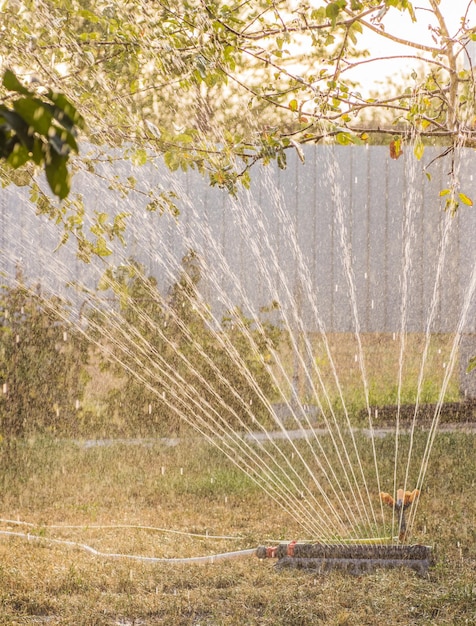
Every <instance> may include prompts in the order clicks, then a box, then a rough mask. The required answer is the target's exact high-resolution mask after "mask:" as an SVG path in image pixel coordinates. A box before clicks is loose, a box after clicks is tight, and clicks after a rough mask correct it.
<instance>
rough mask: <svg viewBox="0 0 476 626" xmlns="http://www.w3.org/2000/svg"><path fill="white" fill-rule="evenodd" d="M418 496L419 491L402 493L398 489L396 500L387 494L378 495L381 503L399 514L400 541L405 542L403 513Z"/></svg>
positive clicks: (405, 528) (405, 530)
mask: <svg viewBox="0 0 476 626" xmlns="http://www.w3.org/2000/svg"><path fill="white" fill-rule="evenodd" d="M419 495H420V491H419V490H418V489H414V490H413V491H404V490H403V489H399V490H398V491H397V499H396V500H395V499H394V498H393V497H392V496H391V495H390V494H389V493H385V492H382V493H381V494H380V499H381V500H382V502H384V503H385V504H388V506H390V507H392V509H395V510H396V511H398V513H399V520H400V522H399V529H398V538H399V540H400V541H405V539H406V537H407V525H406V522H405V514H404V511H405V509H407V508H408V507H409V506H410V504H412V502H414V501H415V500H416V499H417V498H418V496H419Z"/></svg>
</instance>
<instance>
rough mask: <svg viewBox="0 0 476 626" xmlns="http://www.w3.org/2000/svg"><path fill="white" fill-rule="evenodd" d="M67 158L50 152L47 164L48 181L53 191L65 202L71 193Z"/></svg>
mask: <svg viewBox="0 0 476 626" xmlns="http://www.w3.org/2000/svg"><path fill="white" fill-rule="evenodd" d="M67 162H68V157H67V156H61V155H60V154H58V153H57V152H54V151H53V150H51V151H50V154H49V159H47V161H46V164H45V172H46V179H47V180H48V184H49V186H50V189H51V191H52V192H53V193H54V194H55V196H58V198H60V200H64V199H65V198H66V196H67V195H68V194H69V191H70V177H69V173H68V168H67V167H66V165H67Z"/></svg>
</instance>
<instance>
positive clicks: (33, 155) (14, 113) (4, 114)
mask: <svg viewBox="0 0 476 626" xmlns="http://www.w3.org/2000/svg"><path fill="white" fill-rule="evenodd" d="M3 87H4V88H5V89H6V90H7V91H8V92H9V93H13V94H14V96H13V97H11V96H10V97H9V98H8V99H7V100H6V101H4V102H3V103H2V104H0V158H1V159H4V160H6V162H7V163H8V165H10V166H11V167H12V168H13V169H17V168H19V167H21V166H22V165H25V163H29V162H33V163H34V164H35V165H38V166H44V170H45V173H46V178H47V180H48V184H49V186H50V189H51V191H52V192H53V193H54V194H55V195H56V196H58V198H60V199H64V198H66V196H67V195H68V193H69V190H70V177H69V172H68V159H69V155H70V153H71V151H73V152H76V153H77V152H78V145H77V143H76V134H77V130H76V129H77V128H83V127H84V121H83V118H82V117H81V115H80V114H79V113H78V111H77V110H76V108H75V107H74V106H73V105H72V104H71V102H70V101H69V100H68V99H67V98H66V97H65V96H64V95H63V94H61V93H56V92H53V91H51V90H48V91H47V92H46V93H45V94H42V95H38V94H36V93H34V92H32V91H30V90H28V89H27V88H26V87H24V86H23V85H22V84H21V82H20V81H19V80H18V79H17V77H16V76H15V74H14V73H13V72H12V71H11V70H6V72H5V73H4V75H3Z"/></svg>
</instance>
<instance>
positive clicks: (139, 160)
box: [131, 148, 147, 166]
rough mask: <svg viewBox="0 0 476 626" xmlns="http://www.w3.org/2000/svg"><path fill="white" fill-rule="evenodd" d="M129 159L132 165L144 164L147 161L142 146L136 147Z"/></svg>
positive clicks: (145, 152)
mask: <svg viewBox="0 0 476 626" xmlns="http://www.w3.org/2000/svg"><path fill="white" fill-rule="evenodd" d="M131 161H132V163H133V164H134V165H139V166H142V165H145V164H146V163H147V151H146V150H144V149H143V148H138V149H137V150H136V151H135V152H134V153H133V154H132V157H131Z"/></svg>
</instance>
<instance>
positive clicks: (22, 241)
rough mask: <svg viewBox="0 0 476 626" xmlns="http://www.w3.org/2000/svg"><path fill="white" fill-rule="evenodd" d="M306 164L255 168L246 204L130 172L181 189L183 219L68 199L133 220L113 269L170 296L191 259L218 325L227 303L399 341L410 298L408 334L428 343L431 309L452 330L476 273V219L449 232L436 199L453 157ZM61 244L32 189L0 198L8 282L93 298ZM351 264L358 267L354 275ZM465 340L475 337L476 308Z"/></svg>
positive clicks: (465, 213) (345, 156) (85, 186)
mask: <svg viewBox="0 0 476 626" xmlns="http://www.w3.org/2000/svg"><path fill="white" fill-rule="evenodd" d="M304 153H305V163H304V164H303V163H301V160H300V158H299V155H298V154H297V152H295V151H294V150H293V151H290V152H289V154H288V167H287V169H286V170H279V169H278V168H277V167H276V166H275V165H273V164H272V165H270V166H268V167H261V166H259V167H257V168H255V169H254V171H253V172H252V181H253V182H252V187H251V191H250V192H249V193H248V192H243V193H242V192H240V193H239V194H238V197H237V198H236V199H233V198H230V197H229V195H228V194H227V193H226V192H225V191H223V190H220V189H216V188H211V187H210V186H209V184H208V181H207V180H206V179H204V178H202V177H201V176H200V175H198V174H197V173H196V172H187V173H174V174H171V173H170V172H167V171H166V169H165V168H164V167H163V166H161V167H155V166H154V167H149V166H144V168H138V169H137V168H136V169H135V170H134V171H133V175H134V177H136V178H137V181H138V182H137V185H138V187H140V188H141V189H142V190H143V191H145V193H147V190H148V189H151V188H153V187H154V186H155V185H158V184H161V183H163V187H164V189H168V188H177V190H178V192H179V196H181V198H179V199H178V200H177V203H178V205H179V207H180V211H181V213H180V216H179V217H178V218H177V219H176V218H174V217H172V216H170V215H168V214H164V215H160V214H158V213H151V212H147V211H145V204H146V202H147V198H145V199H144V198H143V197H142V196H143V195H144V194H142V196H141V194H135V195H134V194H131V195H130V196H128V197H127V198H124V197H122V196H121V194H120V193H119V191H114V190H111V189H109V188H108V183H107V182H101V180H97V181H96V182H94V183H93V184H92V183H91V180H94V179H92V178H91V176H88V177H85V176H83V175H81V174H77V175H76V176H75V178H74V186H73V193H80V194H82V196H83V198H84V202H85V206H86V209H87V212H88V214H89V215H92V213H93V212H94V211H96V212H100V211H105V212H108V213H111V214H114V213H117V212H118V211H122V210H129V211H130V213H131V218H130V225H131V227H130V228H129V229H128V230H127V240H128V241H127V248H126V249H125V250H122V249H120V250H119V251H118V252H117V254H114V255H113V256H112V257H111V260H112V261H119V260H121V259H122V258H123V255H124V254H126V255H127V256H131V257H134V258H137V260H138V261H140V262H141V263H143V264H144V265H145V267H146V269H147V271H148V272H149V273H150V274H152V275H154V276H156V278H157V280H158V283H159V286H160V288H161V289H162V290H163V291H164V292H166V291H167V290H168V289H169V287H170V285H171V284H172V283H173V281H174V277H175V280H176V279H177V278H178V274H179V272H180V263H181V259H182V257H183V256H184V255H185V254H186V253H187V252H188V251H189V250H190V249H191V248H194V249H196V251H197V252H198V253H199V254H200V255H201V256H202V258H203V259H204V266H205V267H208V270H209V271H205V272H204V276H203V284H202V291H203V297H204V299H205V300H206V301H207V302H209V303H210V304H211V305H212V306H213V307H215V308H216V310H217V311H219V312H220V313H222V312H223V311H224V309H225V308H229V305H230V303H233V304H235V305H238V306H242V307H243V308H244V310H245V313H246V314H256V313H257V311H258V310H259V307H260V306H263V305H269V304H270V303H271V301H272V300H274V299H277V300H278V301H279V302H280V303H281V304H282V306H283V309H284V308H286V311H284V310H283V314H284V313H287V314H289V315H290V316H291V317H290V319H292V318H293V316H294V321H293V324H296V323H297V319H296V315H299V316H301V318H302V320H303V321H304V324H305V327H306V328H308V329H309V330H312V331H317V330H319V329H320V328H322V327H324V328H325V329H326V330H328V331H336V332H343V331H345V332H352V331H354V330H355V328H356V327H357V324H358V326H359V328H360V330H362V331H366V332H398V331H399V330H400V328H401V326H402V293H403V289H404V286H405V285H406V289H407V298H408V300H407V309H406V319H405V325H404V326H405V329H406V330H408V331H412V332H417V331H418V332H424V331H425V330H426V328H427V326H428V324H429V321H430V318H429V316H430V312H431V310H432V306H433V304H435V315H434V319H433V321H432V323H431V327H430V330H431V331H432V332H449V331H452V330H454V329H455V328H456V325H457V324H458V321H459V317H460V314H461V310H462V304H463V301H464V298H465V294H466V293H467V290H468V288H469V282H470V278H471V275H472V272H473V269H474V263H475V256H476V210H475V209H474V208H473V207H469V206H466V205H464V204H461V206H460V209H459V210H458V213H457V215H456V217H455V218H451V219H449V218H448V216H447V214H446V213H445V211H444V210H443V207H444V202H445V198H444V197H440V195H439V192H440V190H441V189H444V188H445V187H448V171H449V169H450V167H451V164H450V162H449V160H448V158H447V157H446V158H437V157H438V156H439V154H440V149H438V148H427V149H426V150H425V154H424V158H423V159H422V161H421V162H416V163H415V162H414V159H413V156H412V154H411V149H410V148H406V150H405V154H404V155H403V156H402V157H401V158H400V159H398V160H392V159H390V156H389V151H388V148H386V147H383V146H376V147H365V146H352V147H343V146H334V147H326V146H312V147H306V148H304ZM456 159H457V161H456V165H457V169H458V177H459V179H460V182H461V190H462V191H463V192H464V193H465V194H467V195H468V196H469V197H471V198H473V200H476V178H475V177H474V175H473V172H475V166H476V155H475V154H474V153H473V151H470V150H463V151H462V152H461V154H457V155H456ZM432 161H433V163H431V162H432ZM412 163H413V164H412ZM430 163H431V165H430ZM425 166H428V167H427V170H426V171H425V170H424V167H425ZM427 171H428V172H430V173H431V179H430V180H429V179H428V178H427V176H426V173H427ZM131 172H132V166H130V165H129V164H127V163H121V164H114V165H109V164H104V166H103V169H102V171H101V173H102V174H104V175H105V177H106V178H107V177H109V178H110V177H112V176H114V175H115V174H119V175H120V176H122V177H123V178H127V176H128V175H130V174H131ZM406 218H408V222H406V221H405V220H406ZM446 228H448V239H447V247H446V248H445V249H444V250H442V241H444V238H442V234H443V233H444V232H445V229H446ZM406 230H407V231H408V232H406ZM408 236H409V239H407V237H408ZM60 237H61V233H60V230H59V229H58V228H57V227H55V225H54V224H52V223H51V222H49V221H48V220H47V219H46V218H44V217H39V216H36V215H35V207H34V206H33V205H32V204H31V203H30V201H29V194H28V190H26V189H24V188H16V187H13V186H11V187H9V188H6V189H3V190H2V194H1V198H0V247H1V252H2V254H1V270H2V272H3V273H4V274H5V275H6V276H7V277H10V278H11V277H14V275H15V264H17V263H19V264H20V265H21V267H22V269H23V271H24V272H25V273H26V274H27V276H29V277H30V278H31V279H32V280H36V281H40V282H42V283H44V284H45V285H48V287H49V288H50V289H51V290H55V291H59V292H61V290H62V289H63V288H64V284H65V282H66V280H67V277H68V276H69V280H72V279H74V280H75V281H76V282H78V283H85V284H86V286H87V287H92V286H93V285H94V282H95V281H96V280H97V277H98V275H99V270H98V272H97V273H96V274H93V273H92V270H91V266H88V265H84V264H83V263H81V262H80V261H78V259H77V257H76V254H75V246H74V242H72V241H69V242H67V243H66V244H65V245H64V246H62V247H61V248H60V249H59V250H58V251H56V252H53V251H54V249H55V248H56V247H57V244H58V242H59V240H60ZM406 246H409V252H410V257H409V261H408V262H407V265H406V261H405V247H406ZM344 252H348V253H349V255H350V257H349V260H350V262H351V263H350V267H351V272H350V274H349V273H348V269H349V267H348V264H346V262H345V257H344ZM223 258H224V259H225V261H226V262H225V264H223V263H222V260H223ZM439 264H440V266H439ZM225 265H228V267H229V269H226V267H225ZM438 267H439V269H438ZM404 272H406V275H405V274H404ZM438 275H439V276H440V279H439V280H440V283H439V284H437V285H436V287H437V288H436V289H435V284H436V281H437V280H438ZM4 280H7V279H4ZM65 293H67V294H68V295H69V293H71V292H68V291H67V290H65ZM435 293H436V294H437V300H436V302H434V294H435ZM220 294H221V295H220ZM224 294H226V298H224ZM352 294H353V295H354V296H355V305H356V310H355V311H354V310H353V307H352V301H351V297H350V296H351V295H352ZM78 297H80V296H78ZM355 313H356V316H355ZM464 332H465V333H475V332H476V304H475V303H474V299H473V302H472V303H471V307H470V314H469V315H468V319H467V320H466V322H465V325H464Z"/></svg>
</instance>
